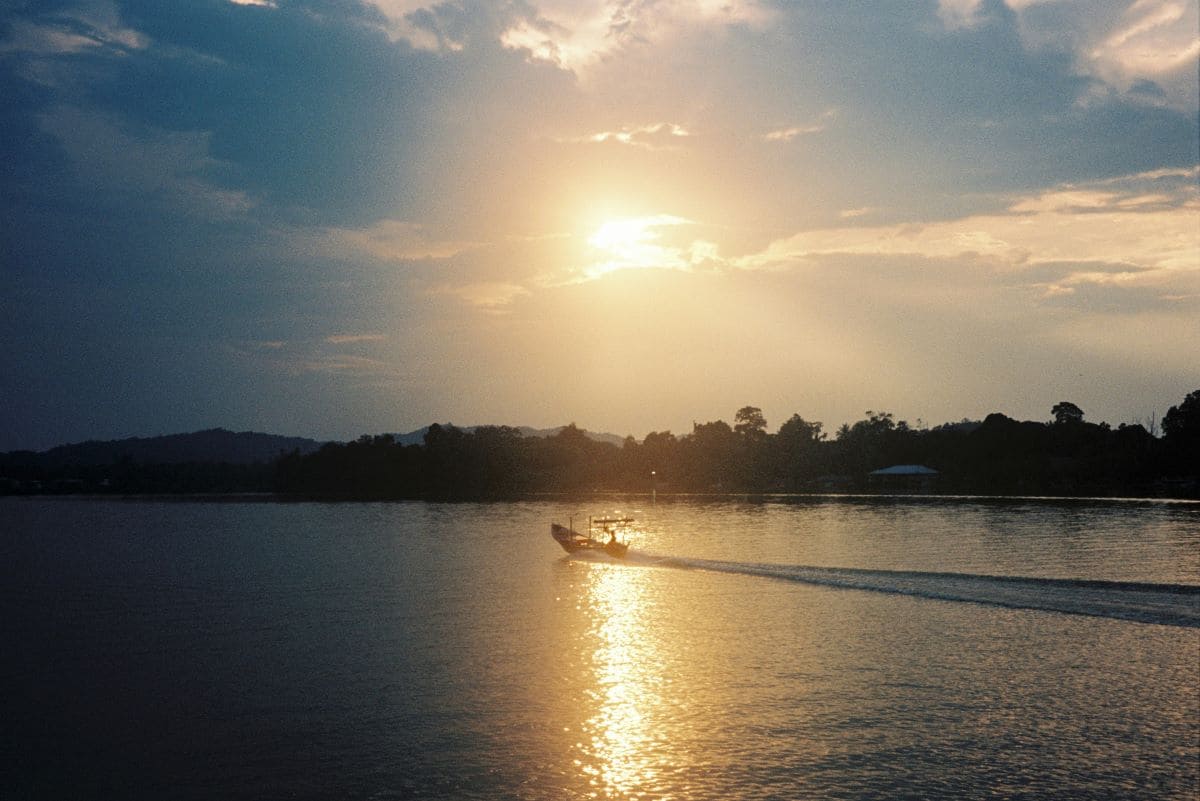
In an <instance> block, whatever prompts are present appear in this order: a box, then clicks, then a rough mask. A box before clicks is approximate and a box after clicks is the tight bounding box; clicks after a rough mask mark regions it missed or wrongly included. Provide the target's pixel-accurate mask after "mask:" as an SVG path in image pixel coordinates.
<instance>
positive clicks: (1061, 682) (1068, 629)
mask: <svg viewBox="0 0 1200 801" xmlns="http://www.w3.org/2000/svg"><path fill="white" fill-rule="evenodd" d="M615 506H616V504H614V502H613V501H600V502H588V503H579V502H576V503H570V504H568V503H564V502H544V503H514V504H479V505H471V504H454V505H449V504H441V505H440V504H424V503H406V504H337V505H323V504H271V503H191V502H151V501H137V502H119V501H105V500H79V499H19V498H9V499H0V581H2V583H0V602H2V608H0V612H2V618H0V635H2V636H3V642H4V644H5V647H4V649H3V651H4V655H3V656H0V670H2V673H0V679H2V680H3V682H4V684H3V686H4V691H5V695H6V700H5V707H6V708H5V712H4V732H5V733H4V738H3V740H0V743H2V746H0V747H2V748H3V749H4V751H3V752H2V753H0V764H3V765H5V766H6V767H5V769H4V770H3V771H0V798H6V799H23V798H31V799H33V798H36V799H42V798H46V799H51V798H54V799H57V798H146V797H159V798H180V799H190V798H206V799H207V798H222V799H226V798H228V799H258V798H297V799H325V798H351V799H408V798H414V799H426V798H428V799H475V798H479V799H492V798H516V799H572V798H601V799H625V798H652V799H693V798H698V799H709V798H711V799H718V798H721V799H724V798H748V799H759V798H761V799H766V798H779V799H790V798H847V799H868V798H880V799H884V798H929V797H956V798H985V797H986V798H1049V797H1059V798H1065V797H1072V798H1147V799H1150V798H1155V799H1157V798H1181V799H1194V798H1197V797H1200V678H1198V673H1197V671H1198V668H1197V664H1198V662H1200V592H1198V591H1197V587H1200V505H1196V504H1169V503H1157V502H1156V503H1147V502H1060V503H1055V502H1047V501H1033V500H1014V501H978V500H945V499H937V500H916V499H907V500H865V499H825V500H807V501H803V502H798V501H789V502H780V501H767V502H761V503H739V502H732V501H725V502H697V501H676V502H668V503H664V502H662V501H661V500H660V502H659V503H658V504H656V505H651V504H650V502H649V500H648V499H642V500H635V501H632V502H627V503H625V504H624V505H623V506H620V510H621V511H623V512H626V513H631V514H634V515H635V516H636V517H637V518H638V520H639V528H638V530H637V532H636V533H635V535H634V538H633V549H632V551H631V558H630V559H629V560H628V561H627V563H622V564H614V563H611V562H606V561H596V560H585V559H568V558H566V557H565V556H564V554H562V552H561V551H560V550H559V549H558V547H557V546H556V545H555V544H554V543H553V542H552V541H551V540H550V538H549V535H548V527H549V523H550V521H551V520H554V519H557V520H561V521H563V522H565V520H566V518H567V515H569V514H571V513H577V512H581V513H582V514H583V515H584V516H585V517H586V515H587V514H588V513H600V512H607V511H615V508H614V507H615ZM946 574H953V575H949V576H947V575H946ZM980 576H983V577H991V578H979V577H980ZM1008 577H1021V578H1023V579H1032V581H1021V582H1013V581H1009V580H1008ZM847 586H858V587H865V588H866V589H848V588H847Z"/></svg>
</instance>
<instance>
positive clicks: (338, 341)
mask: <svg viewBox="0 0 1200 801" xmlns="http://www.w3.org/2000/svg"><path fill="white" fill-rule="evenodd" d="M386 339H387V337H386V336H384V335H383V334H333V335H331V336H327V337H325V341H326V342H328V343H330V344H332V345H352V344H358V343H360V342H383V341H385V340H386Z"/></svg>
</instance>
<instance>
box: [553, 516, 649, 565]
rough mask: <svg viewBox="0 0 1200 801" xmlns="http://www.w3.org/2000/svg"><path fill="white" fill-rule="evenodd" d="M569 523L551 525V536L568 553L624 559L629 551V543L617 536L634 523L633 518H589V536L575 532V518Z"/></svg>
mask: <svg viewBox="0 0 1200 801" xmlns="http://www.w3.org/2000/svg"><path fill="white" fill-rule="evenodd" d="M568 522H569V525H566V526H564V525H562V524H560V523H551V524H550V536H551V537H553V538H554V541H555V542H557V543H558V544H559V545H561V546H562V549H563V550H564V551H566V552H567V553H579V552H581V551H583V552H589V551H592V552H595V551H599V552H601V553H606V554H608V555H609V556H614V557H616V558H617V559H624V558H625V554H626V553H627V552H628V551H629V543H628V542H622V541H621V540H620V539H618V536H617V535H618V534H620V533H621V532H622V531H623V530H625V529H627V528H628V527H629V525H630V524H631V523H633V522H634V520H633V518H632V517H595V518H593V517H589V518H588V530H587V534H583V533H581V532H578V531H576V530H575V523H574V518H572V519H571V520H570V521H568Z"/></svg>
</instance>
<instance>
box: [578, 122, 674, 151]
mask: <svg viewBox="0 0 1200 801" xmlns="http://www.w3.org/2000/svg"><path fill="white" fill-rule="evenodd" d="M691 135H692V134H691V133H689V132H688V131H687V129H685V128H684V127H683V126H682V125H676V124H675V123H670V122H657V123H652V124H650V125H639V126H635V127H626V128H621V129H619V130H615V131H599V132H597V133H593V134H588V135H587V136H582V137H573V138H568V139H560V140H559V141H564V142H577V143H595V144H603V143H605V142H615V143H617V144H622V145H629V146H631V147H640V148H645V149H646V150H669V149H671V148H674V147H677V146H678V141H679V140H680V139H686V138H687V137H690V136H691Z"/></svg>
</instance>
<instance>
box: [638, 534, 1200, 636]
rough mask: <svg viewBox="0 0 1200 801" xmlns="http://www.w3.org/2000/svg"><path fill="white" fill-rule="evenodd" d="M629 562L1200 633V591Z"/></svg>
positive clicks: (701, 562) (643, 558)
mask: <svg viewBox="0 0 1200 801" xmlns="http://www.w3.org/2000/svg"><path fill="white" fill-rule="evenodd" d="M630 557H631V558H630V559H628V560H626V563H627V564H640V565H644V566H654V567H667V568H676V569H684V570H708V571H713V572H718V573H734V574H741V575H747V576H762V577H764V578H773V579H780V580H783V581H794V582H799V583H803V584H815V585H818V586H822V587H837V588H841V589H851V590H866V591H870V592H883V593H891V594H895V595H909V596H914V597H917V598H930V599H936V600H943V601H962V602H968V603H978V604H988V605H991V606H1002V607H1008V608H1010V609H1036V610H1040V611H1046V612H1060V613H1063V614H1070V615H1090V616H1092V617H1107V618H1113V619H1115V620H1130V621H1135V622H1138V623H1156V624H1159V625H1164V626H1184V627H1188V628H1200V586H1193V585H1188V584H1147V583H1136V582H1124V581H1093V580H1084V579H1052V578H1022V577H1016V576H986V575H974V574H969V573H923V572H916V571H901V570H861V569H856V568H836V567H811V566H807V565H779V564H753V563H746V562H723V561H714V560H709V559H687V558H679V557H655V556H651V555H648V554H634V553H632V552H631V553H630Z"/></svg>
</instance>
